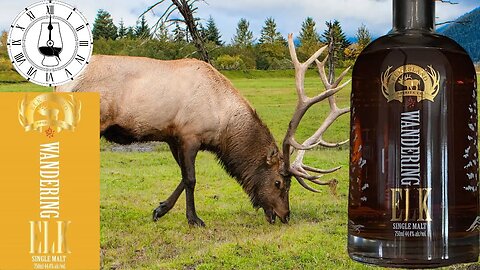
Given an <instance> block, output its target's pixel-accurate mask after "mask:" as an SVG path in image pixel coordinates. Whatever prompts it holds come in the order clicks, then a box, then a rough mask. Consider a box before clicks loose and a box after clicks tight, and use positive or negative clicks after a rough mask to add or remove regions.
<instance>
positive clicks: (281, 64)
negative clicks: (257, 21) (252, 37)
mask: <svg viewBox="0 0 480 270" xmlns="http://www.w3.org/2000/svg"><path fill="white" fill-rule="evenodd" d="M259 42H260V44H259V46H258V47H259V49H258V55H257V67H258V68H260V69H286V68H290V67H291V63H290V62H288V59H287V57H286V56H287V47H286V44H287V42H286V40H285V38H284V37H283V36H282V34H280V32H278V31H277V24H276V23H275V20H274V19H273V18H271V17H270V18H267V19H266V20H265V25H264V26H263V28H262V32H261V36H260V40H259Z"/></svg>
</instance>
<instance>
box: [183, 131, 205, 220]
mask: <svg viewBox="0 0 480 270" xmlns="http://www.w3.org/2000/svg"><path fill="white" fill-rule="evenodd" d="M199 149H200V143H199V142H198V140H196V139H195V138H186V139H185V140H184V141H183V142H182V146H181V149H180V151H179V154H180V155H179V158H180V159H179V161H180V164H181V165H180V167H181V169H182V181H183V183H184V185H185V194H186V196H185V197H186V200H187V211H186V215H187V219H188V224H190V225H194V226H201V227H204V226H205V223H204V222H203V221H202V220H201V219H200V218H199V217H198V216H197V212H196V211H195V197H194V192H195V183H196V179H195V158H196V157H197V153H198V151H199Z"/></svg>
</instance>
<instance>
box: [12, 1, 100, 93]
mask: <svg viewBox="0 0 480 270" xmlns="http://www.w3.org/2000/svg"><path fill="white" fill-rule="evenodd" d="M7 47H8V54H9V56H10V59H11V60H12V63H13V65H14V67H15V69H16V70H17V71H18V72H19V73H20V74H21V75H22V76H23V77H25V78H26V79H27V80H28V81H30V82H33V83H36V84H40V85H44V86H54V85H61V84H64V83H67V82H69V81H71V80H73V79H74V78H75V76H77V75H78V74H80V72H81V71H82V70H83V69H84V68H85V66H86V65H87V64H88V61H89V59H90V56H91V54H92V48H93V41H92V34H91V31H90V25H89V24H88V22H87V20H86V19H85V17H84V16H83V15H82V14H81V13H80V12H79V11H78V10H77V9H76V8H75V7H72V6H70V5H68V4H66V3H63V2H60V1H55V0H47V1H41V2H37V3H35V4H33V5H31V6H29V7H27V8H25V9H24V10H23V11H22V12H21V13H20V14H19V15H18V16H17V17H16V18H15V20H14V21H13V23H12V25H11V26H10V32H9V35H8V40H7Z"/></svg>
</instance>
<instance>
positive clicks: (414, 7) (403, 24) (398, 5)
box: [392, 0, 435, 32]
mask: <svg viewBox="0 0 480 270" xmlns="http://www.w3.org/2000/svg"><path fill="white" fill-rule="evenodd" d="M410 31H421V32H434V31H435V0H393V29H392V32H410Z"/></svg>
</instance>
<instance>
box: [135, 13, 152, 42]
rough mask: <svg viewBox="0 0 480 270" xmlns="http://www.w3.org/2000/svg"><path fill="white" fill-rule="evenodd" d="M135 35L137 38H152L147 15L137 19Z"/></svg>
mask: <svg viewBox="0 0 480 270" xmlns="http://www.w3.org/2000/svg"><path fill="white" fill-rule="evenodd" d="M135 36H136V37H137V38H150V27H148V24H147V20H146V19H145V16H142V18H141V19H140V20H139V21H137V26H136V27H135Z"/></svg>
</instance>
